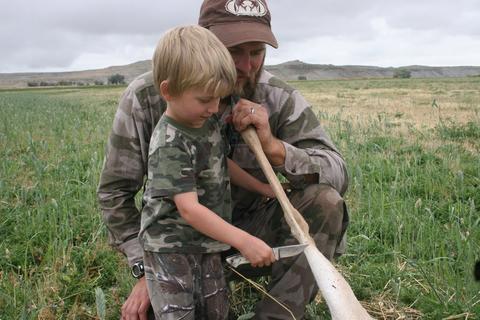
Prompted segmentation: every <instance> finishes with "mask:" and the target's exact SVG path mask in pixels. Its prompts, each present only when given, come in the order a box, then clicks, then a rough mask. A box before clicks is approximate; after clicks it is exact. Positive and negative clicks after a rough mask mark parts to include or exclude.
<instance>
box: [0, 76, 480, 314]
mask: <svg viewBox="0 0 480 320" xmlns="http://www.w3.org/2000/svg"><path fill="white" fill-rule="evenodd" d="M291 84H292V85H293V86H294V87H296V88H298V89H299V90H300V91H301V92H302V93H303V94H304V95H305V97H306V98H307V100H308V101H309V102H311V104H312V108H313V109H314V111H315V112H316V113H317V114H318V117H319V119H320V121H321V122H322V123H323V126H324V127H325V128H326V130H327V131H328V132H329V133H330V135H331V137H332V139H333V141H334V142H335V143H336V145H337V147H338V148H339V149H340V150H341V152H342V154H343V155H344V157H345V158H346V160H347V163H348V168H349V174H350V188H349V191H348V193H347V196H346V198H347V202H348V207H349V213H350V217H351V224H350V227H349V229H348V250H347V253H346V254H345V255H344V256H342V257H340V258H339V259H338V260H337V261H336V266H337V268H338V269H339V270H340V271H341V272H342V273H343V274H344V276H345V278H346V279H347V281H348V282H349V284H350V285H351V287H352V289H353V291H354V292H355V294H356V296H357V298H358V299H359V300H360V301H361V303H362V304H363V305H364V306H365V307H366V308H367V310H368V311H369V312H370V314H371V315H372V316H374V317H375V318H377V319H479V318H480V283H479V282H475V281H474V279H473V265H474V262H475V260H478V259H480V77H472V78H462V79H395V80H394V79H382V80H342V81H298V82H292V83H291ZM123 90H124V87H82V88H52V89H48V88H47V89H23V90H2V91H0V112H1V120H0V151H1V152H0V235H1V240H0V320H7V319H118V318H119V313H120V306H121V304H122V303H123V301H124V299H125V298H126V296H127V295H128V293H129V290H130V287H131V285H132V284H133V283H134V281H133V279H132V278H131V276H130V274H129V270H128V268H127V266H126V264H125V261H124V259H123V257H122V256H120V255H119V254H118V253H116V252H115V251H113V250H112V249H111V248H110V247H109V246H108V243H107V236H106V231H105V227H104V225H103V224H102V221H101V216H100V211H99V209H98V205H97V202H96V193H95V191H96V186H97V183H98V177H99V173H100V170H101V166H102V160H103V154H104V145H105V142H106V140H107V137H108V134H109V131H110V128H111V124H112V120H113V116H114V113H115V109H116V104H117V101H118V99H119V98H120V95H121V93H122V91H123ZM267 280H268V279H260V281H261V282H265V281H267ZM231 288H232V295H231V302H232V309H233V310H234V312H235V314H236V315H238V316H242V315H245V314H248V313H249V312H251V311H252V308H253V304H254V300H255V299H256V298H258V296H259V294H258V293H257V292H256V291H255V290H254V289H252V288H251V287H250V285H248V284H246V283H245V284H243V283H242V284H237V285H235V286H233V285H232V286H231ZM243 318H246V317H245V316H243ZM328 318H329V314H328V309H327V307H326V304H325V302H324V301H323V300H322V298H321V296H317V299H316V300H315V302H314V303H312V304H310V305H309V306H308V310H307V319H328Z"/></svg>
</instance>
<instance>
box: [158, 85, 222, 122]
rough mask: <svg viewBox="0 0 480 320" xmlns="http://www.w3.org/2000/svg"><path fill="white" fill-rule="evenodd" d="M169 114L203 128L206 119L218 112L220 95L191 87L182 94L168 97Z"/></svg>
mask: <svg viewBox="0 0 480 320" xmlns="http://www.w3.org/2000/svg"><path fill="white" fill-rule="evenodd" d="M167 101H168V109H167V115H168V116H170V117H172V118H173V119H174V120H176V121H177V122H179V123H181V124H183V125H185V126H187V127H191V128H201V127H202V126H203V124H204V123H205V121H206V120H207V119H208V118H210V117H211V116H212V115H213V114H214V113H217V112H218V104H219V102H220V98H219V97H214V96H212V95H211V94H209V93H208V92H205V91H204V90H203V89H199V88H190V89H187V90H185V92H183V93H182V94H181V95H179V96H175V97H172V96H170V97H168V98H167Z"/></svg>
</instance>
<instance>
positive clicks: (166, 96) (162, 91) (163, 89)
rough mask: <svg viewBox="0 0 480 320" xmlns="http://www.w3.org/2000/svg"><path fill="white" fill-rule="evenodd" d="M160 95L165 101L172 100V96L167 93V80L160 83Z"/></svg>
mask: <svg viewBox="0 0 480 320" xmlns="http://www.w3.org/2000/svg"><path fill="white" fill-rule="evenodd" d="M160 94H161V95H162V97H163V99H165V100H166V101H170V100H172V95H171V94H170V93H169V92H168V80H163V81H162V82H161V83H160Z"/></svg>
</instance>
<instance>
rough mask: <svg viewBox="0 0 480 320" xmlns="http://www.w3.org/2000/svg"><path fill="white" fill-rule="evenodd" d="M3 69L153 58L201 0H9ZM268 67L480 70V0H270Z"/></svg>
mask: <svg viewBox="0 0 480 320" xmlns="http://www.w3.org/2000/svg"><path fill="white" fill-rule="evenodd" d="M0 4H1V6H0V8H1V10H0V73H4V72H39V71H72V70H85V69H97V68H104V67H108V66H112V65H124V64H128V63H133V62H136V61H138V60H145V59H150V58H151V56H152V53H153V49H154V47H155V44H156V42H157V41H158V39H159V37H160V35H161V34H162V32H164V31H165V30H167V29H168V28H171V27H173V26H177V25H181V24H196V23H197V18H198V12H199V8H200V4H201V1H200V0H150V1H149V0H134V1H126V0H81V1H71V0H64V1H53V0H38V1H37V0H15V1H12V0H0ZM268 5H269V7H270V10H271V13H272V27H273V31H274V33H275V35H276V37H277V40H278V42H279V45H280V47H279V48H278V49H273V48H272V49H269V50H268V53H267V60H266V63H267V64H277V63H282V62H286V61H289V60H295V59H298V60H302V61H304V62H308V63H318V64H334V65H375V66H383V67H388V66H394V67H398V66H406V65H430V66H459V65H473V66H480V0H269V2H268Z"/></svg>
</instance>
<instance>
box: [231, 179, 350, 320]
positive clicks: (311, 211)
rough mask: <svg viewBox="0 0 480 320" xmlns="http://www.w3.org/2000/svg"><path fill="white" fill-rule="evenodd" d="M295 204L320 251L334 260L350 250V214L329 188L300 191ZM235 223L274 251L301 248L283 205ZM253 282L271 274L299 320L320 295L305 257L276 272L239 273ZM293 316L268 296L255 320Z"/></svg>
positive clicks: (275, 289)
mask: <svg viewBox="0 0 480 320" xmlns="http://www.w3.org/2000/svg"><path fill="white" fill-rule="evenodd" d="M288 197H289V199H290V201H291V203H292V205H293V206H294V207H295V208H296V209H297V210H298V211H299V212H300V213H301V214H302V215H303V217H304V218H305V220H306V221H307V223H308V224H309V226H310V234H311V235H313V238H314V240H315V242H316V245H317V247H318V249H319V250H320V251H321V252H322V253H323V254H324V255H325V257H327V258H328V259H329V260H331V259H332V258H333V257H334V256H338V255H340V254H342V253H343V252H344V250H345V231H346V228H347V225H348V213H347V210H346V206H345V203H344V201H343V199H342V197H341V196H340V195H339V193H338V192H337V191H336V190H335V189H333V188H331V187H330V186H327V185H310V186H308V187H307V188H306V189H304V190H294V191H292V192H290V194H289V195H288ZM235 224H236V225H237V226H238V227H240V228H242V229H243V230H246V231H248V232H249V233H251V234H253V235H255V236H258V237H259V238H261V239H263V240H264V241H265V242H267V243H268V244H269V245H270V246H278V245H288V244H295V243H297V241H296V240H295V239H294V238H293V237H292V236H291V233H290V229H289V227H288V225H287V223H286V222H285V220H284V218H283V211H282V209H281V207H280V205H279V203H278V202H277V201H270V202H267V203H266V204H265V206H264V207H261V208H258V210H256V211H255V212H253V213H252V214H250V215H243V216H242V218H241V219H240V220H237V221H235ZM238 271H240V272H241V273H242V274H244V275H247V276H249V277H255V276H258V275H260V274H259V272H262V273H263V274H264V275H265V274H270V275H271V281H270V283H269V288H268V289H269V294H271V295H272V296H273V297H275V298H276V299H278V300H279V301H281V302H282V303H284V304H285V305H287V306H288V308H289V309H290V310H291V311H292V312H293V314H294V315H295V318H296V319H302V318H303V317H304V313H305V307H306V305H307V304H308V303H310V302H311V301H312V300H313V299H314V298H315V296H316V294H317V292H318V287H317V285H316V282H315V278H314V277H313V274H312V273H311V271H310V267H309V265H308V262H307V259H306V257H305V255H303V254H302V255H298V256H296V257H292V258H288V259H281V260H280V261H277V262H275V263H274V264H273V266H272V267H271V268H262V269H260V268H252V267H250V266H249V265H242V266H241V268H239V269H238ZM291 318H292V317H291V315H290V314H289V313H288V312H287V311H286V310H284V309H283V308H282V307H281V306H279V305H278V304H277V303H275V302H274V301H272V300H271V299H270V298H268V297H265V298H264V299H262V300H261V301H259V302H258V304H257V305H256V308H255V318H254V319H291Z"/></svg>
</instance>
